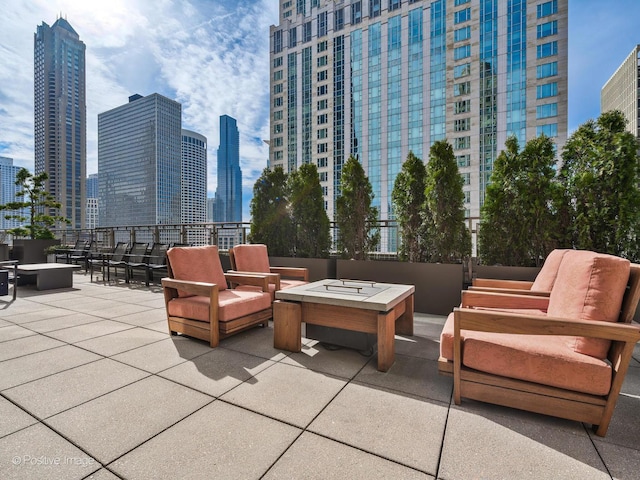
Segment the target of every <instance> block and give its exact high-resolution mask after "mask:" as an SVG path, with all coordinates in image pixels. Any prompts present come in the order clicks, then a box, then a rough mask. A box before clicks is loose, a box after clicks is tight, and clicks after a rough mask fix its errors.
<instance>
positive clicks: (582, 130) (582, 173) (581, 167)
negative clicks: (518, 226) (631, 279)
mask: <svg viewBox="0 0 640 480" xmlns="http://www.w3.org/2000/svg"><path fill="white" fill-rule="evenodd" d="M626 123H627V121H626V119H625V118H624V115H623V114H622V113H621V112H619V111H611V112H606V113H603V114H602V115H600V117H598V119H597V120H596V121H594V120H589V121H587V122H586V123H584V124H582V125H581V126H580V127H579V128H578V129H577V130H576V131H575V132H574V133H573V134H572V135H571V137H569V140H567V143H566V144H565V146H564V149H563V152H562V159H563V166H562V168H561V179H562V181H564V182H565V183H566V197H565V203H564V204H563V205H562V208H563V209H564V211H566V212H567V215H566V216H565V218H564V221H565V222H566V223H565V227H566V228H567V230H568V232H569V236H570V238H571V240H572V241H573V242H574V244H575V247H576V248H580V249H588V250H595V251H598V252H602V253H610V254H613V255H620V256H623V257H626V258H629V259H630V260H633V261H636V260H640V252H639V251H638V238H639V236H640V235H639V232H638V230H639V229H640V191H639V190H638V185H639V182H640V175H639V163H638V161H639V159H638V141H637V139H636V137H635V136H634V135H633V134H631V133H629V132H628V131H626V130H625V126H626Z"/></svg>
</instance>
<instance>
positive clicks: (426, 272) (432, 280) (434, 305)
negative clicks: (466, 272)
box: [337, 260, 463, 315]
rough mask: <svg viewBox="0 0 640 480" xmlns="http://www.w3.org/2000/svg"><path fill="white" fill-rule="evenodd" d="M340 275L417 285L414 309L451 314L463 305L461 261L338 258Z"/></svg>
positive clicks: (422, 311) (342, 276)
mask: <svg viewBox="0 0 640 480" xmlns="http://www.w3.org/2000/svg"><path fill="white" fill-rule="evenodd" d="M337 278H349V279H353V280H372V281H375V282H381V283H404V284H408V285H415V287H416V292H415V295H414V310H415V311H416V312H421V313H431V314H435V315H448V314H449V313H451V311H452V310H453V308H454V307H457V306H459V305H460V299H461V297H460V292H461V291H462V281H463V272H462V265H461V264H440V263H409V262H393V261H373V260H368V261H360V260H338V261H337Z"/></svg>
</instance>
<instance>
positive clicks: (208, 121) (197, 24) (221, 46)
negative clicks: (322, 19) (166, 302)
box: [0, 0, 640, 220]
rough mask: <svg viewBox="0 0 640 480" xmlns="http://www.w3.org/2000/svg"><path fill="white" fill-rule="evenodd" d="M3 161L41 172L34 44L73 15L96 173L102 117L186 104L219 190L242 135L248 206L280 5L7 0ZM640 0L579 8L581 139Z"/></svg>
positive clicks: (259, 161)
mask: <svg viewBox="0 0 640 480" xmlns="http://www.w3.org/2000/svg"><path fill="white" fill-rule="evenodd" d="M0 11H1V12H2V15H3V19H4V21H3V28H2V29H0V59H2V60H0V155H4V156H8V157H12V158H14V163H15V164H17V165H19V166H24V167H27V168H29V169H33V34H34V32H35V31H36V26H37V25H39V24H41V23H42V22H43V21H44V22H46V23H48V24H49V25H52V24H53V23H54V22H55V20H56V18H57V16H58V15H59V14H60V13H62V14H63V15H64V16H65V17H66V18H67V20H68V21H69V23H71V25H72V26H73V27H74V28H75V30H76V31H77V32H78V34H79V35H80V38H81V39H82V40H83V41H84V42H85V44H86V45H87V53H86V62H87V122H88V126H87V171H88V173H95V172H97V168H98V166H97V115H98V113H100V112H104V111H106V110H110V109H112V108H115V107H117V106H119V105H122V104H124V103H126V102H127V99H128V97H129V95H131V94H133V93H139V94H141V95H148V94H150V93H154V92H157V93H160V94H162V95H166V96H168V97H169V98H173V99H175V100H177V101H179V102H181V103H182V108H183V110H182V112H183V114H182V115H183V116H182V121H183V127H184V128H187V129H190V130H194V131H196V132H199V133H201V134H203V135H205V136H206V137H207V138H208V145H209V182H208V184H209V194H210V195H212V194H213V192H214V191H215V187H216V172H215V165H216V150H217V148H218V143H219V117H220V115H223V114H227V115H231V116H232V117H234V118H236V119H237V121H238V128H239V130H240V135H241V138H240V156H241V167H242V170H243V190H244V195H243V196H244V200H245V202H244V203H245V206H244V209H243V217H244V218H245V219H246V220H248V219H249V210H248V200H249V197H250V195H251V191H252V187H253V184H254V182H255V180H256V178H257V177H258V176H259V175H260V172H261V171H262V169H263V168H264V167H265V166H266V161H267V156H268V149H267V146H266V145H265V144H264V143H263V142H262V139H267V138H269V88H268V85H269V51H268V50H269V40H268V39H269V25H271V24H277V22H278V1H277V0H22V1H21V0H0ZM638 19H640V0H607V1H603V0H569V130H570V131H572V130H574V129H575V128H577V127H578V125H580V124H581V123H582V122H584V121H586V120H588V119H590V118H595V117H597V116H598V115H599V113H600V89H601V88H602V86H603V85H604V83H605V82H606V81H607V79H608V78H609V77H610V76H611V74H612V73H613V72H614V71H615V69H616V68H617V67H618V66H619V65H620V63H621V62H622V61H623V60H624V58H626V56H627V55H628V54H629V52H631V50H632V49H633V47H634V45H636V44H637V43H640V33H638V32H639V29H638V26H637V22H638Z"/></svg>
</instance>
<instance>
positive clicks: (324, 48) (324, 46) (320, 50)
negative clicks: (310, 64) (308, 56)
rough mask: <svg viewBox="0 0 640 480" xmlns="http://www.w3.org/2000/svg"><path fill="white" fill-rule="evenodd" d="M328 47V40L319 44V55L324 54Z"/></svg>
mask: <svg viewBox="0 0 640 480" xmlns="http://www.w3.org/2000/svg"><path fill="white" fill-rule="evenodd" d="M328 46H329V44H328V42H327V41H326V40H324V41H322V42H318V45H317V47H316V49H317V50H316V51H317V52H318V53H322V52H324V51H325V50H326V49H327V47H328Z"/></svg>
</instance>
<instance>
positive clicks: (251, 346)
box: [222, 326, 289, 361]
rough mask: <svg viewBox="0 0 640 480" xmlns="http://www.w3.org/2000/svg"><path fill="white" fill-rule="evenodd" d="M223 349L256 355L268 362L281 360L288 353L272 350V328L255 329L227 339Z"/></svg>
mask: <svg viewBox="0 0 640 480" xmlns="http://www.w3.org/2000/svg"><path fill="white" fill-rule="evenodd" d="M222 341H223V342H224V347H225V348H230V349H231V350H237V351H238V352H244V353H248V354H250V355H258V356H259V357H263V358H267V359H269V360H274V361H278V360H282V359H283V358H284V357H286V356H287V355H288V354H289V352H285V351H283V350H277V349H275V348H273V327H272V326H269V327H268V328H262V327H256V328H252V329H250V330H247V331H245V332H242V333H239V334H237V335H233V336H231V337H227V338H225V339H224V340H222Z"/></svg>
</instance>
